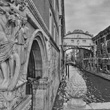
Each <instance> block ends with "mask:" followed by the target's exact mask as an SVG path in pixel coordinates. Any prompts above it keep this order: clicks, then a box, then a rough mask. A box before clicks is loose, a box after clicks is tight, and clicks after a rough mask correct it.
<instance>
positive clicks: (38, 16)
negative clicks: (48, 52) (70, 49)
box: [27, 0, 60, 52]
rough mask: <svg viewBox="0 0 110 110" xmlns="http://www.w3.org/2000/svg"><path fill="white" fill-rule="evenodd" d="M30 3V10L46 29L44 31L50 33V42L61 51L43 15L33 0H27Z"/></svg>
mask: <svg viewBox="0 0 110 110" xmlns="http://www.w3.org/2000/svg"><path fill="white" fill-rule="evenodd" d="M27 2H28V5H29V7H28V8H29V10H30V11H31V13H32V14H33V16H34V17H35V19H36V20H37V21H38V23H39V24H40V25H41V27H42V29H43V30H44V32H45V33H46V34H47V35H48V37H49V38H50V43H51V44H52V46H53V47H54V48H55V49H56V50H57V51H58V52H59V51H60V50H59V47H58V46H57V44H56V43H55V42H54V40H53V38H52V36H51V35H50V33H49V31H48V28H47V26H46V25H45V23H44V21H43V19H42V17H41V15H40V14H39V12H38V10H37V8H36V6H35V5H34V3H33V1H32V0H27Z"/></svg>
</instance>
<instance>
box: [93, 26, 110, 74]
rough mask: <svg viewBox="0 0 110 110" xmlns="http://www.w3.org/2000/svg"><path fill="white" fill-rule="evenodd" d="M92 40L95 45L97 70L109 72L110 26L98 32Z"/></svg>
mask: <svg viewBox="0 0 110 110" xmlns="http://www.w3.org/2000/svg"><path fill="white" fill-rule="evenodd" d="M93 41H94V43H95V45H96V49H95V55H96V58H97V67H98V71H99V72H104V73H107V74H110V60H109V58H110V55H109V54H110V27H107V28H106V29H104V30H103V31H101V32H100V33H98V34H97V35H96V36H95V37H94V38H93Z"/></svg>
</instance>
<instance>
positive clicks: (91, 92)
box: [52, 67, 110, 110]
mask: <svg viewBox="0 0 110 110" xmlns="http://www.w3.org/2000/svg"><path fill="white" fill-rule="evenodd" d="M75 71H79V70H78V69H77V68H75V67H72V68H71V67H70V72H69V73H70V75H69V76H70V77H71V76H72V74H74V72H75ZM79 73H80V74H81V75H82V77H83V78H84V80H85V81H86V85H87V94H86V97H85V99H84V100H85V101H86V103H91V102H110V81H109V80H106V79H103V78H101V77H99V76H96V75H94V74H91V73H88V72H85V71H80V72H79ZM65 87H66V82H65V81H62V82H61V84H60V86H59V89H58V93H57V96H56V100H55V103H54V106H53V109H52V110H62V107H63V103H64V101H65V100H66V99H65V98H64V97H65V92H64V88H65Z"/></svg>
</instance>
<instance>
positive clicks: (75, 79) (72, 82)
mask: <svg viewBox="0 0 110 110" xmlns="http://www.w3.org/2000/svg"><path fill="white" fill-rule="evenodd" d="M73 74H74V76H72V77H71V78H70V79H69V81H68V82H67V88H66V91H67V96H68V97H69V99H70V100H69V101H68V102H67V106H68V108H78V107H80V108H83V107H85V105H86V103H85V102H84V101H83V97H84V95H85V94H86V92H87V86H86V83H85V81H84V79H83V78H82V76H81V75H79V73H77V72H75V73H73Z"/></svg>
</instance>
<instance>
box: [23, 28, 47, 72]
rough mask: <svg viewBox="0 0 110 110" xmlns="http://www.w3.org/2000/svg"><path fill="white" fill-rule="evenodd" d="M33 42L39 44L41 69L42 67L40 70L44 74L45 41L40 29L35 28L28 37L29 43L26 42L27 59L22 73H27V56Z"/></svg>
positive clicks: (45, 60)
mask: <svg viewBox="0 0 110 110" xmlns="http://www.w3.org/2000/svg"><path fill="white" fill-rule="evenodd" d="M35 42H36V43H37V45H38V46H39V48H40V51H41V56H42V69H43V70H42V71H43V73H44V74H45V72H46V70H45V69H46V68H45V67H46V62H47V49H46V43H45V38H44V35H43V33H42V31H41V30H40V29H37V30H36V31H34V33H33V34H32V36H31V38H30V39H29V44H28V49H27V60H26V64H25V67H24V69H25V72H24V73H25V74H27V68H28V63H29V57H30V53H31V49H32V46H33V43H34V44H35ZM37 45H36V46H37Z"/></svg>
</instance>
